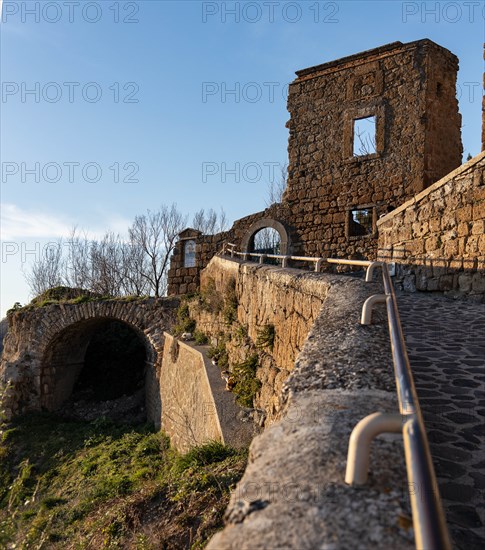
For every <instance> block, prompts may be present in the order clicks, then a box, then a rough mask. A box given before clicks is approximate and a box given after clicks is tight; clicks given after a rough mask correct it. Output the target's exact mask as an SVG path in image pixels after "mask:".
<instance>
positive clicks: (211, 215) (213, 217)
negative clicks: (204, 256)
mask: <svg viewBox="0 0 485 550" xmlns="http://www.w3.org/2000/svg"><path fill="white" fill-rule="evenodd" d="M192 227H193V228H194V229H198V230H199V231H200V232H201V233H203V234H204V235H214V234H215V233H222V232H223V231H225V230H226V229H227V216H226V213H225V212H224V209H223V208H222V207H221V209H220V211H219V214H218V213H217V212H216V211H215V210H213V209H212V208H211V209H210V210H208V211H207V212H206V211H205V210H204V209H203V208H201V209H200V210H199V211H198V212H196V213H195V214H194V217H193V220H192Z"/></svg>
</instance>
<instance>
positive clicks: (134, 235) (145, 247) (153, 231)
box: [128, 204, 187, 297]
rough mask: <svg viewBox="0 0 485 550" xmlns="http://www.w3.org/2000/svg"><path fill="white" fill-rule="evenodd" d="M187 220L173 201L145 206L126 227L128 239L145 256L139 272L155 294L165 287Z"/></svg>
mask: <svg viewBox="0 0 485 550" xmlns="http://www.w3.org/2000/svg"><path fill="white" fill-rule="evenodd" d="M186 223H187V217H186V216H183V215H182V214H181V213H180V212H179V211H178V209H177V205H176V204H172V206H170V207H168V206H166V205H162V206H161V207H160V209H159V210H158V211H157V212H152V211H150V210H148V211H147V214H144V215H143V216H137V217H136V218H135V221H134V222H133V224H132V226H131V227H130V228H129V230H128V231H129V235H130V240H131V242H132V243H133V244H134V245H135V246H139V247H140V248H141V250H142V251H143V253H144V255H145V257H146V260H147V261H146V262H144V264H143V265H142V266H141V270H142V271H141V275H142V277H143V278H144V279H146V280H147V281H148V284H149V286H150V290H151V291H152V292H153V294H154V295H155V296H157V297H158V296H162V295H163V294H164V293H165V291H166V284H167V283H166V276H167V271H168V264H169V259H170V255H171V254H172V252H173V249H174V248H175V243H176V241H177V236H178V234H179V233H180V232H181V231H182V229H183V228H184V226H185V225H186Z"/></svg>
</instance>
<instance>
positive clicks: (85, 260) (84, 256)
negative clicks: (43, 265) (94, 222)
mask: <svg viewBox="0 0 485 550" xmlns="http://www.w3.org/2000/svg"><path fill="white" fill-rule="evenodd" d="M65 267H66V274H65V280H66V284H67V286H70V287H72V288H90V287H91V284H92V274H91V241H90V240H89V239H88V237H87V235H86V233H84V232H83V233H79V231H78V229H77V227H73V228H72V230H71V234H70V236H69V239H68V240H67V260H66V265H65Z"/></svg>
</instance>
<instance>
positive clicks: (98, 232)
mask: <svg viewBox="0 0 485 550" xmlns="http://www.w3.org/2000/svg"><path fill="white" fill-rule="evenodd" d="M0 213H1V222H0V238H1V239H2V240H4V241H9V240H16V239H28V238H35V239H50V238H60V237H67V236H69V234H70V233H71V230H72V228H73V226H74V225H76V226H78V227H79V228H82V227H83V226H82V224H80V223H77V222H76V221H73V220H71V219H69V218H67V217H66V216H56V215H53V214H52V213H49V212H40V211H38V210H27V209H23V208H20V207H18V206H17V205H15V204H11V203H3V204H0ZM102 219H103V222H102V225H98V226H97V227H86V228H85V229H86V233H87V235H88V236H89V237H90V238H93V239H96V238H100V237H101V236H102V235H103V234H104V233H106V231H114V232H115V233H125V232H126V230H127V228H128V225H129V221H128V220H126V219H124V218H122V217H121V216H119V215H117V214H110V213H103V216H102Z"/></svg>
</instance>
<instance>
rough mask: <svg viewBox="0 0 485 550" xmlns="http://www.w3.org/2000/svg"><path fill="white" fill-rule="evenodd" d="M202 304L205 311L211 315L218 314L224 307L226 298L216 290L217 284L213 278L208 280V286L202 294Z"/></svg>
mask: <svg viewBox="0 0 485 550" xmlns="http://www.w3.org/2000/svg"><path fill="white" fill-rule="evenodd" d="M200 303H201V306H202V308H203V309H205V310H206V311H209V312H210V313H214V314H216V315H217V314H218V313H220V312H221V311H222V308H223V307H224V298H223V296H222V295H221V293H220V292H219V291H218V290H217V288H216V282H215V281H214V279H212V277H209V279H208V280H207V285H206V287H205V288H204V290H203V291H202V293H201V297H200Z"/></svg>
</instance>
